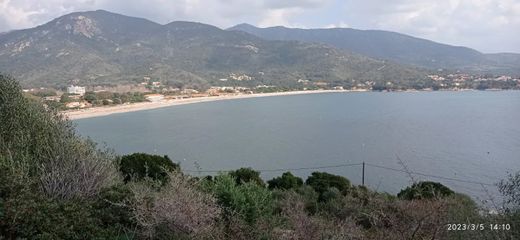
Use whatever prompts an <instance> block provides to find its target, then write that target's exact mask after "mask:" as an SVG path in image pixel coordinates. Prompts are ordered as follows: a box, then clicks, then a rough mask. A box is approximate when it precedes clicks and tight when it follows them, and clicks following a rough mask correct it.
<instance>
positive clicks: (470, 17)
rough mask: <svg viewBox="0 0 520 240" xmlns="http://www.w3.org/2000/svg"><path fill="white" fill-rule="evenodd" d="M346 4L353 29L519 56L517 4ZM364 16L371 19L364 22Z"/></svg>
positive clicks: (485, 0) (468, 0)
mask: <svg viewBox="0 0 520 240" xmlns="http://www.w3.org/2000/svg"><path fill="white" fill-rule="evenodd" d="M357 3H358V1H349V2H348V4H346V5H345V8H344V11H345V12H348V13H351V15H350V19H352V20H353V21H356V20H357V19H365V20H368V21H366V22H364V23H361V22H359V21H358V22H357V24H355V25H354V27H363V28H377V29H384V30H392V31H397V32H402V33H407V34H411V35H414V36H418V37H424V38H428V39H432V40H436V41H441V42H445V43H450V44H455V45H467V46H470V47H474V48H477V49H479V50H482V51H487V52H495V51H516V52H520V42H519V41H518V40H515V39H518V38H519V37H520V32H519V31H517V30H516V29H520V1H516V0H441V1H425V0H423V1H411V0H395V1H385V2H382V1H377V0H365V1H364V4H357ZM363 16H370V18H368V19H367V18H366V17H363Z"/></svg>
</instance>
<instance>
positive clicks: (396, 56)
mask: <svg viewBox="0 0 520 240" xmlns="http://www.w3.org/2000/svg"><path fill="white" fill-rule="evenodd" d="M228 30H231V31H233V30H234V31H243V32H247V33H250V34H253V35H256V36H258V37H261V38H264V39H268V40H297V41H303V42H316V43H324V44H328V45H330V46H334V47H337V48H340V49H344V50H348V51H351V52H355V53H358V54H362V55H366V56H369V57H372V58H379V59H387V60H392V61H395V62H397V63H401V64H409V65H415V66H419V67H426V68H431V69H439V68H442V69H451V70H462V71H472V72H480V73H504V74H510V73H514V74H520V54H515V53H507V54H483V53H481V52H479V51H477V50H474V49H471V48H467V47H459V46H451V45H447V44H441V43H436V42H433V41H430V40H426V39H421V38H416V37H412V36H408V35H404V34H400V33H395V32H389V31H379V30H357V29H351V28H332V29H298V28H286V27H269V28H258V27H255V26H252V25H249V24H240V25H237V26H234V27H231V28H229V29H228Z"/></svg>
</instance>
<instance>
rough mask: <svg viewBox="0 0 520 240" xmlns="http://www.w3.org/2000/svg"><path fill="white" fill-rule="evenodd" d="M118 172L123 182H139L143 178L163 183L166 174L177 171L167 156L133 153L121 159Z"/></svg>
mask: <svg viewBox="0 0 520 240" xmlns="http://www.w3.org/2000/svg"><path fill="white" fill-rule="evenodd" d="M119 169H120V171H121V173H123V177H124V181H125V182H128V181H130V180H141V179H143V178H145V177H148V178H151V179H153V180H159V181H161V182H165V181H166V179H167V178H168V172H171V171H175V170H178V169H179V165H178V164H176V163H173V162H172V160H170V158H169V157H168V156H166V155H165V156H163V157H161V156H158V155H151V154H146V153H134V154H131V155H125V156H123V157H122V158H121V162H120V168H119Z"/></svg>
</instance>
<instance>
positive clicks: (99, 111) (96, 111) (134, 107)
mask: <svg viewBox="0 0 520 240" xmlns="http://www.w3.org/2000/svg"><path fill="white" fill-rule="evenodd" d="M344 92H358V91H350V90H310V91H289V92H274V93H255V94H237V95H224V96H211V97H210V96H208V97H196V98H185V99H174V100H163V101H159V102H140V103H130V104H122V105H115V106H107V107H93V108H87V109H80V110H70V111H63V112H62V114H64V115H65V116H66V117H67V118H68V119H70V120H78V119H85V118H94V117H102V116H107V115H111V114H116V113H126V112H137V111H143V110H150V109H157V108H164V107H171V106H177V105H185V104H192V103H202V102H213V101H221V100H232V99H245V98H257V97H271V96H289V95H301V94H317V93H344Z"/></svg>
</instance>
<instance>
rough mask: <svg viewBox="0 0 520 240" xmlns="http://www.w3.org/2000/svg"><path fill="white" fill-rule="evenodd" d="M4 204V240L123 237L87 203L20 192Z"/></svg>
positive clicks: (2, 226)
mask: <svg viewBox="0 0 520 240" xmlns="http://www.w3.org/2000/svg"><path fill="white" fill-rule="evenodd" d="M4 203H5V205H7V206H9V207H8V208H6V209H5V212H4V213H3V216H2V218H1V220H0V228H1V229H3V230H2V232H1V234H2V235H3V236H5V237H6V238H11V239H118V238H122V235H125V234H124V232H123V231H121V229H118V226H114V225H107V224H105V223H103V221H102V220H101V219H100V218H99V216H97V215H95V213H96V211H94V209H93V208H92V205H91V203H90V202H88V201H82V200H53V199H49V198H47V197H46V196H43V195H41V194H39V193H37V192H35V191H31V190H29V189H22V190H20V191H19V192H17V193H16V194H13V195H11V196H10V198H8V199H5V202H4ZM97 210H98V211H102V210H103V209H97ZM0 238H1V237H0Z"/></svg>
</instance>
